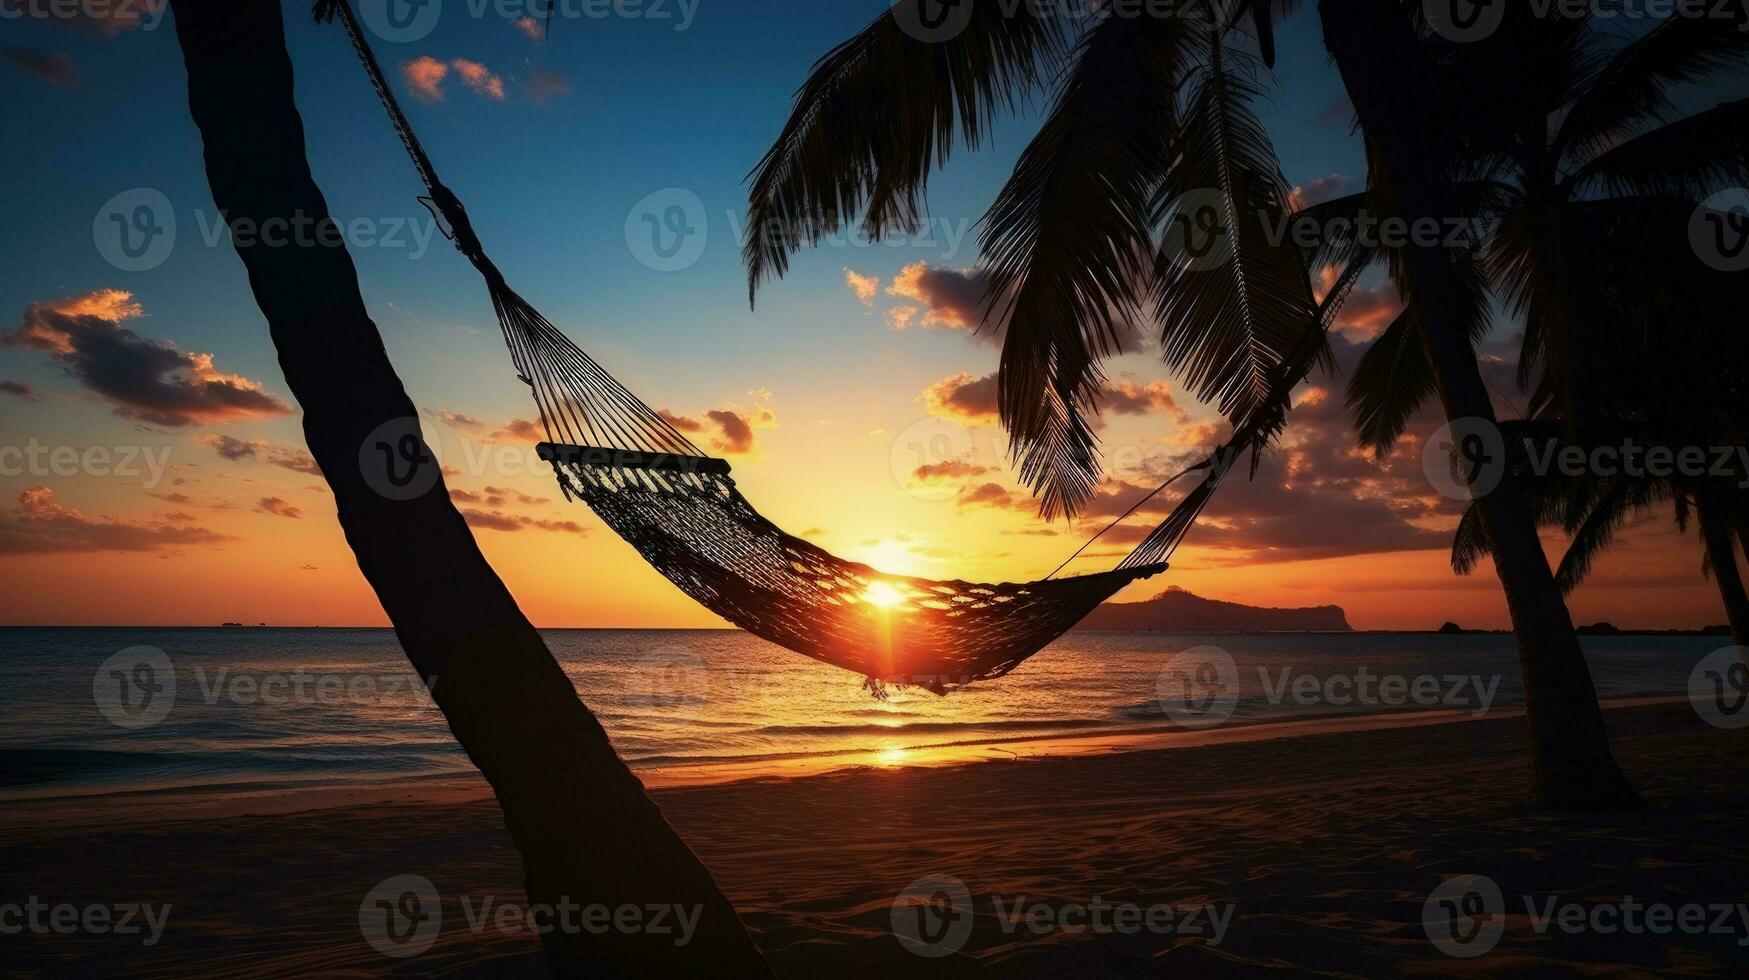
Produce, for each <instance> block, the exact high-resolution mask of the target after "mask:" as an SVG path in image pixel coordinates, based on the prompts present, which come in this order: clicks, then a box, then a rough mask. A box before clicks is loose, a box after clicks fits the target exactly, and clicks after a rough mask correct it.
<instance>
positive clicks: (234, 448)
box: [200, 435, 267, 463]
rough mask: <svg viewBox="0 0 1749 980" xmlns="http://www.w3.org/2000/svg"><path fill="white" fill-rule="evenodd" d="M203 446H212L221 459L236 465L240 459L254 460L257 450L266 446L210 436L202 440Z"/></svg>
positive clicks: (261, 443)
mask: <svg viewBox="0 0 1749 980" xmlns="http://www.w3.org/2000/svg"><path fill="white" fill-rule="evenodd" d="M200 444H201V445H203V446H211V447H212V448H213V451H214V452H216V453H218V454H219V458H220V459H228V460H230V461H231V462H233V463H235V462H237V461H238V460H240V459H254V458H255V453H256V450H258V449H260V448H262V447H263V446H266V445H267V443H265V442H260V441H256V442H244V441H243V440H241V439H233V438H231V437H230V436H221V435H210V436H205V437H203V438H202V439H201V440H200Z"/></svg>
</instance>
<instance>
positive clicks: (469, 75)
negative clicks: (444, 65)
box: [449, 58, 504, 102]
mask: <svg viewBox="0 0 1749 980" xmlns="http://www.w3.org/2000/svg"><path fill="white" fill-rule="evenodd" d="M449 66H450V67H451V68H454V69H455V74H456V77H457V78H459V79H461V80H462V84H463V85H466V86H467V87H468V89H469V90H470V91H472V92H473V93H474V94H475V95H477V96H479V97H480V98H482V99H490V100H491V101H493V102H503V101H504V80H503V79H502V78H499V77H498V76H497V75H495V74H493V73H492V71H491V70H490V69H488V68H487V67H486V66H485V65H482V64H480V63H479V62H478V61H469V60H468V59H466V58H456V59H454V60H452V61H450V63H449Z"/></svg>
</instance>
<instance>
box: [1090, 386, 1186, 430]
mask: <svg viewBox="0 0 1749 980" xmlns="http://www.w3.org/2000/svg"><path fill="white" fill-rule="evenodd" d="M1099 407H1100V410H1101V411H1109V412H1113V413H1116V414H1118V415H1149V414H1152V413H1154V412H1167V413H1170V414H1172V415H1175V416H1177V417H1178V421H1179V422H1189V421H1190V415H1189V413H1187V412H1185V410H1184V409H1183V408H1181V407H1179V405H1178V402H1177V401H1176V400H1175V399H1174V398H1173V397H1172V389H1171V388H1170V387H1168V386H1167V384H1166V382H1164V381H1150V382H1148V383H1147V384H1137V383H1135V382H1134V381H1131V380H1129V379H1127V378H1125V379H1120V380H1117V381H1108V382H1106V384H1105V387H1104V389H1103V390H1102V391H1101V393H1100V399H1099Z"/></svg>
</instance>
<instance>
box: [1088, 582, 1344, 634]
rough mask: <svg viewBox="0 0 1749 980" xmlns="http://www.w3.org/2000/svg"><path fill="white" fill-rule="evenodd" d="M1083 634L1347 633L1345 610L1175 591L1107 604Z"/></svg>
mask: <svg viewBox="0 0 1749 980" xmlns="http://www.w3.org/2000/svg"><path fill="white" fill-rule="evenodd" d="M1076 629H1080V630H1122V631H1137V630H1169V631H1174V632H1187V633H1250V632H1272V633H1279V632H1295V633H1305V632H1319V633H1349V632H1353V630H1354V627H1352V626H1350V625H1348V616H1347V614H1346V613H1344V612H1343V610H1342V607H1341V606H1335V605H1331V606H1310V607H1306V608H1302V609H1275V608H1271V607H1267V606H1247V605H1244V604H1242V603H1237V602H1223V601H1222V600H1219V599H1204V598H1203V597H1202V596H1199V595H1196V594H1194V593H1191V592H1187V591H1185V590H1184V589H1181V588H1179V587H1177V586H1173V587H1171V588H1168V589H1167V590H1166V591H1164V592H1162V593H1160V594H1159V595H1157V596H1155V597H1154V598H1152V599H1148V600H1145V601H1143V602H1108V603H1105V604H1104V605H1102V606H1100V607H1099V608H1097V609H1095V610H1093V612H1092V613H1090V614H1089V615H1088V616H1087V618H1086V619H1084V620H1082V621H1081V624H1080V625H1079V626H1077V627H1076Z"/></svg>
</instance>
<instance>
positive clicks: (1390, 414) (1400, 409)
mask: <svg viewBox="0 0 1749 980" xmlns="http://www.w3.org/2000/svg"><path fill="white" fill-rule="evenodd" d="M1435 388H1436V383H1435V378H1434V374H1433V362H1431V361H1429V360H1428V359H1427V350H1426V348H1424V347H1422V345H1421V325H1420V324H1419V323H1417V322H1416V320H1415V314H1414V312H1413V311H1411V310H1407V309H1406V310H1404V311H1403V312H1402V313H1400V314H1398V316H1397V319H1396V320H1395V321H1393V322H1392V323H1391V325H1390V326H1389V327H1386V328H1385V332H1384V333H1382V334H1379V336H1378V338H1377V339H1376V340H1374V341H1373V342H1372V346H1371V347H1368V348H1367V349H1366V353H1365V354H1362V355H1361V358H1360V363H1359V364H1358V365H1356V366H1355V369H1354V374H1353V375H1352V376H1351V377H1350V378H1349V379H1348V397H1347V404H1348V413H1349V416H1350V417H1351V418H1352V419H1353V420H1354V429H1355V433H1356V435H1357V436H1358V438H1359V439H1360V444H1361V445H1362V446H1365V447H1366V448H1368V449H1370V450H1372V452H1373V455H1374V456H1377V457H1379V458H1383V457H1385V456H1387V455H1389V454H1390V452H1391V449H1392V448H1393V447H1394V446H1396V444H1397V439H1398V438H1399V437H1400V436H1402V434H1403V429H1404V428H1405V427H1406V426H1407V425H1408V424H1409V419H1410V417H1411V416H1413V415H1414V414H1415V412H1416V410H1418V409H1419V408H1420V407H1421V405H1422V403H1423V402H1425V401H1426V400H1427V397H1428V396H1429V395H1431V394H1433V392H1434V390H1435Z"/></svg>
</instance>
